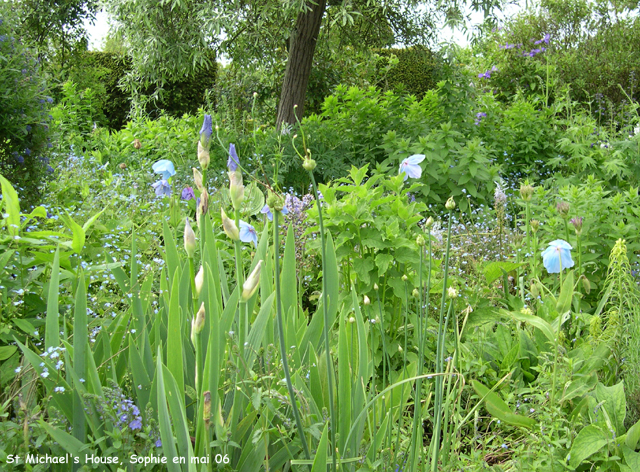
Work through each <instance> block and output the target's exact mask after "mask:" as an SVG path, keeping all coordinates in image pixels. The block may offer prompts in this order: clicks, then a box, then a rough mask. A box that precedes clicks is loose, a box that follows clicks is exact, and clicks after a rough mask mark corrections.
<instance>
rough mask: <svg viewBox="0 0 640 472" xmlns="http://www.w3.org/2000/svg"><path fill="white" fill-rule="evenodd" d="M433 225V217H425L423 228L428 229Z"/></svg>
mask: <svg viewBox="0 0 640 472" xmlns="http://www.w3.org/2000/svg"><path fill="white" fill-rule="evenodd" d="M432 226H433V218H432V217H429V218H427V221H425V222H424V229H429V228H431V227H432Z"/></svg>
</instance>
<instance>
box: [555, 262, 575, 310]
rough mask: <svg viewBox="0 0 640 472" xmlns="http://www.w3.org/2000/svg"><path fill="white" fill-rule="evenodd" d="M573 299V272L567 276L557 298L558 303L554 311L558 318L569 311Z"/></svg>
mask: <svg viewBox="0 0 640 472" xmlns="http://www.w3.org/2000/svg"><path fill="white" fill-rule="evenodd" d="M572 299H573V271H571V272H569V273H568V274H567V277H566V278H565V279H564V282H563V283H562V290H560V296H559V297H558V303H557V304H556V310H557V311H558V313H559V314H560V316H562V315H564V314H565V313H566V312H568V311H569V310H571V300H572Z"/></svg>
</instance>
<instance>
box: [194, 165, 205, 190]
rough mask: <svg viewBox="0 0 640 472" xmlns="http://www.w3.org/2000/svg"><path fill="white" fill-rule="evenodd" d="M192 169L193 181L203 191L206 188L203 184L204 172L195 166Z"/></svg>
mask: <svg viewBox="0 0 640 472" xmlns="http://www.w3.org/2000/svg"><path fill="white" fill-rule="evenodd" d="M192 169H193V182H194V183H195V184H196V187H197V188H198V190H200V191H201V192H202V189H203V188H204V187H203V186H202V174H201V173H200V171H199V170H198V169H196V168H195V167H192Z"/></svg>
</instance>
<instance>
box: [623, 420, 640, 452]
mask: <svg viewBox="0 0 640 472" xmlns="http://www.w3.org/2000/svg"><path fill="white" fill-rule="evenodd" d="M638 441H640V420H639V421H638V422H637V423H636V424H634V425H633V426H632V427H631V428H629V431H627V437H626V440H625V444H626V445H627V446H629V447H630V448H631V449H633V450H635V448H636V446H637V445H638Z"/></svg>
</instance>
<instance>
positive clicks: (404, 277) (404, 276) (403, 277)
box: [402, 274, 409, 282]
mask: <svg viewBox="0 0 640 472" xmlns="http://www.w3.org/2000/svg"><path fill="white" fill-rule="evenodd" d="M407 280H409V277H407V275H406V274H405V275H403V276H402V281H403V282H406V281H407Z"/></svg>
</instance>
